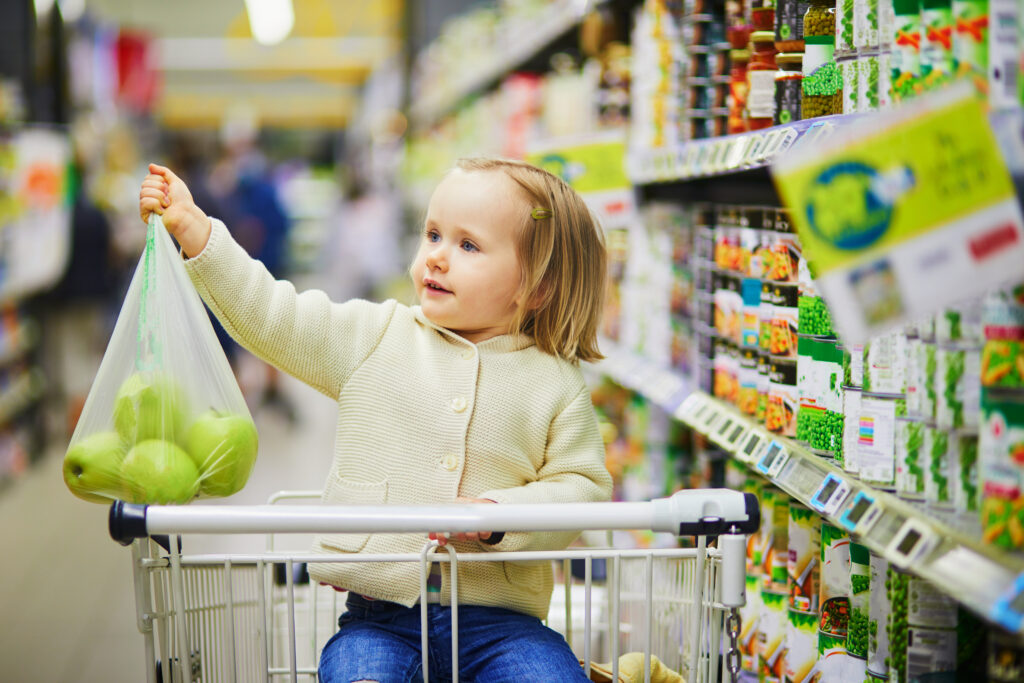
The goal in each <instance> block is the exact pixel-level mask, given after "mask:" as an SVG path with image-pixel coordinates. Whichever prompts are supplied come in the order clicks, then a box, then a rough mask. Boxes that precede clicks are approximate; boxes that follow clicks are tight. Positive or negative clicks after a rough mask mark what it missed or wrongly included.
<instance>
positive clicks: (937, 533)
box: [673, 391, 1024, 634]
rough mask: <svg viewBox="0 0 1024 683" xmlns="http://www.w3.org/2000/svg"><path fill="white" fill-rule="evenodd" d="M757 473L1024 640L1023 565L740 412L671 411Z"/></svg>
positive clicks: (693, 403)
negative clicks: (766, 428) (858, 479)
mask: <svg viewBox="0 0 1024 683" xmlns="http://www.w3.org/2000/svg"><path fill="white" fill-rule="evenodd" d="M673 414H674V416H675V417H676V418H678V419H679V420H681V421H682V422H684V423H686V424H688V425H690V426H691V427H693V428H694V429H696V430H697V431H699V432H701V433H702V434H704V435H705V436H707V438H708V439H710V440H711V441H712V442H714V443H715V444H717V445H718V446H719V447H721V448H722V449H724V450H725V451H727V452H729V453H730V454H732V455H733V457H735V458H737V459H738V460H739V461H740V462H743V463H745V464H746V465H748V466H749V467H750V468H751V470H753V471H754V472H756V473H758V474H759V475H761V476H763V477H764V478H766V479H768V480H769V481H770V482H772V483H773V484H775V485H776V486H778V487H779V488H781V489H782V490H784V491H785V492H786V493H788V494H789V495H791V496H793V497H794V498H796V499H797V500H799V501H800V502H802V503H803V504H805V505H807V506H808V507H810V508H811V509H813V510H815V511H816V512H818V513H819V514H821V515H822V517H824V518H826V519H828V520H829V521H830V522H831V523H833V524H835V525H836V526H839V527H841V528H844V529H847V530H848V531H850V532H851V533H852V534H853V535H855V536H856V537H857V538H858V542H860V543H862V544H863V545H865V546H867V547H868V548H869V549H870V550H872V551H873V552H875V553H876V554H878V555H881V556H882V557H885V558H886V559H887V560H889V562H891V563H893V564H894V565H896V566H897V567H900V568H901V569H905V570H907V571H910V572H911V573H914V574H916V575H918V576H920V577H922V578H924V579H926V580H928V581H930V582H931V583H933V584H934V585H935V586H936V587H938V588H939V589H940V590H942V591H944V592H945V593H947V594H949V595H950V596H951V597H953V598H955V599H956V600H958V601H959V602H961V603H962V604H963V605H964V606H965V607H967V608H968V609H970V610H971V611H973V612H975V613H976V614H978V615H979V616H980V617H982V618H983V619H986V620H987V621H989V622H991V623H993V624H996V625H999V626H1001V627H1003V628H1005V629H1007V630H1009V631H1012V632H1016V633H1018V634H1024V561H1022V560H1021V559H1018V558H1017V557H1015V556H1011V555H1009V554H1007V553H1002V552H1000V551H998V550H996V549H993V548H989V547H987V546H984V545H982V544H981V543H980V542H978V541H976V540H974V539H971V538H967V537H965V536H964V535H963V534H961V533H960V532H958V531H956V530H954V529H952V528H950V527H949V526H947V525H945V524H943V523H941V522H940V521H937V520H936V519H935V518H934V517H933V516H932V515H930V514H927V513H926V512H923V511H921V510H918V509H917V508H915V507H913V506H911V505H909V504H907V502H906V501H903V500H900V499H898V498H896V497H895V496H894V495H892V494H890V493H887V492H885V491H880V490H878V489H875V488H873V487H870V486H867V485H865V484H862V483H861V482H859V481H857V480H853V479H851V478H850V477H849V475H848V474H847V473H845V472H843V470H841V469H838V468H836V467H835V466H833V465H832V464H831V463H829V462H826V461H824V460H822V459H821V458H820V457H818V456H816V455H814V454H813V453H811V452H810V451H808V450H806V449H805V448H803V447H801V446H800V445H799V444H797V443H796V442H794V441H793V440H791V439H787V438H784V437H780V436H778V435H776V434H772V433H770V432H768V431H767V430H765V429H764V428H763V427H762V426H761V425H759V424H757V423H755V422H753V421H751V420H750V419H748V418H747V417H746V416H744V415H742V414H740V412H739V411H737V410H736V409H735V408H734V407H732V406H730V405H727V404H725V403H722V402H721V401H718V400H716V399H714V398H712V397H711V396H708V395H707V394H705V393H703V392H699V391H698V392H694V393H692V394H691V395H690V396H689V397H687V398H686V399H685V400H684V401H683V402H682V403H681V404H680V405H679V407H678V408H677V409H676V411H675V412H674V413H673Z"/></svg>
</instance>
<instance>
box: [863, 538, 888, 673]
mask: <svg viewBox="0 0 1024 683" xmlns="http://www.w3.org/2000/svg"><path fill="white" fill-rule="evenodd" d="M870 565H871V567H870V570H871V591H870V598H869V599H868V667H867V668H868V673H869V674H872V675H874V676H877V677H881V678H885V677H887V676H888V675H889V628H888V626H889V613H890V609H891V608H890V602H889V595H888V588H887V587H888V586H889V579H888V573H889V561H888V560H886V559H885V558H883V557H879V556H878V555H874V554H872V555H871V559H870Z"/></svg>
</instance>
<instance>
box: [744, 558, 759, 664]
mask: <svg viewBox="0 0 1024 683" xmlns="http://www.w3.org/2000/svg"><path fill="white" fill-rule="evenodd" d="M746 590H747V601H746V603H745V604H744V605H743V606H742V607H740V610H739V612H740V638H739V650H740V668H741V669H742V670H743V671H746V672H748V673H751V674H756V673H757V654H758V638H757V634H758V631H759V630H760V620H761V612H762V607H761V586H760V585H759V582H758V580H757V577H756V576H751V575H750V574H748V575H747V580H746Z"/></svg>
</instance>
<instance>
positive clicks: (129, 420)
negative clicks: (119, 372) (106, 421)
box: [114, 372, 188, 444]
mask: <svg viewBox="0 0 1024 683" xmlns="http://www.w3.org/2000/svg"><path fill="white" fill-rule="evenodd" d="M187 415H188V406H187V404H186V400H185V394H184V392H183V391H182V390H181V387H179V386H178V384H177V382H175V381H174V380H173V379H172V378H170V377H168V376H167V375H165V374H162V373H142V372H137V373H135V374H133V375H131V376H130V377H128V379H126V380H125V381H124V383H123V384H122V385H121V388H120V389H118V391H117V396H116V397H115V398H114V428H115V429H117V433H118V434H120V435H121V438H122V439H124V440H125V441H127V442H128V443H131V444H135V443H139V442H141V441H146V440H148V439H166V440H167V441H177V440H178V439H180V438H181V436H182V433H183V432H184V429H185V421H186V417H187Z"/></svg>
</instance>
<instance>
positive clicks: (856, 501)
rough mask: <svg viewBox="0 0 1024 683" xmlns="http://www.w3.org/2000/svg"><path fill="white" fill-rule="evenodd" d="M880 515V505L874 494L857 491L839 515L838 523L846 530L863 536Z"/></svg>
mask: <svg viewBox="0 0 1024 683" xmlns="http://www.w3.org/2000/svg"><path fill="white" fill-rule="evenodd" d="M881 516H882V505H881V504H880V503H879V502H878V501H876V500H875V498H874V496H872V495H870V494H868V493H866V492H864V491H858V492H857V495H855V496H854V497H853V501H852V502H851V503H850V505H848V506H847V508H846V509H845V510H843V514H841V515H840V516H839V523H840V524H842V525H843V527H845V528H846V530H847V531H852V532H854V533H856V534H858V535H860V536H863V535H865V534H867V533H868V532H869V531H871V527H873V526H874V525H875V522H877V521H878V519H879V518H880V517H881Z"/></svg>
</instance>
